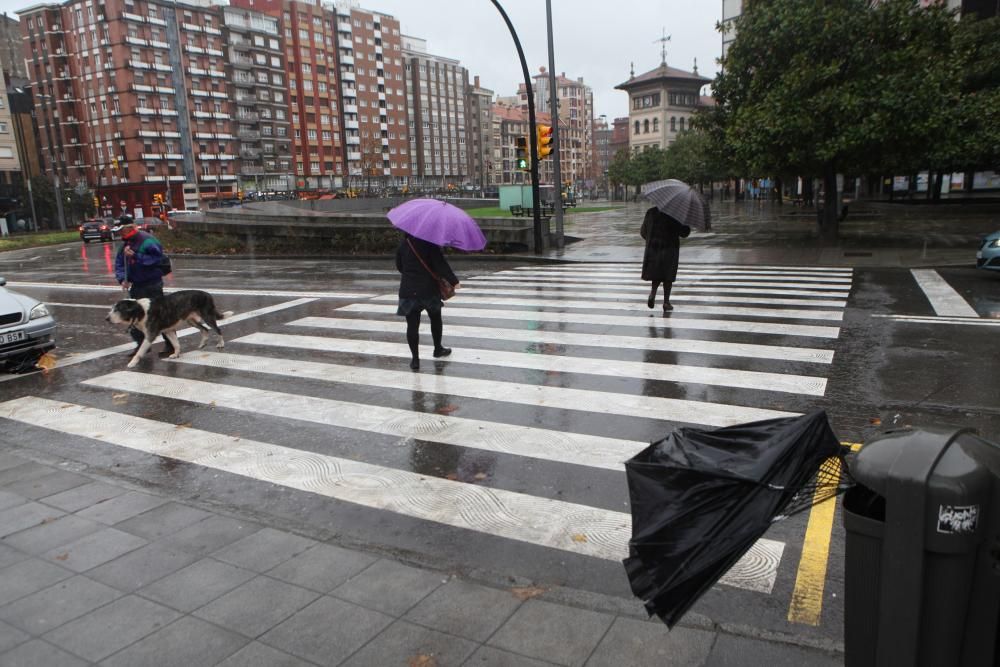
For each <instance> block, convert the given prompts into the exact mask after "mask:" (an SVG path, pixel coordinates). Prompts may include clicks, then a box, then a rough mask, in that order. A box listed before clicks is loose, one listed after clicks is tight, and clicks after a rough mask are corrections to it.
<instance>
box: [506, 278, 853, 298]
mask: <svg viewBox="0 0 1000 667" xmlns="http://www.w3.org/2000/svg"><path fill="white" fill-rule="evenodd" d="M494 275H497V276H500V277H502V278H504V279H506V280H510V279H511V278H512V276H511V274H509V273H503V272H501V273H497V274H494ZM569 275H570V274H566V277H567V278H568V277H569ZM585 277H587V276H581V278H585ZM545 278H546V277H545V276H531V278H530V279H531V280H544V279H545ZM607 280H609V281H610V280H614V279H613V278H608V279H607ZM602 282H603V280H602ZM627 284H630V285H641V284H642V282H641V281H640V280H638V279H636V280H632V281H629V282H628V283H627ZM706 286H709V287H715V288H718V287H743V288H747V287H773V288H786V287H787V288H793V289H810V290H823V291H824V292H830V291H835V292H843V291H845V290H849V289H850V282H845V283H844V284H839V283H820V282H813V283H811V282H802V281H796V282H787V283H786V282H780V281H778V282H775V281H771V280H767V281H765V280H759V281H758V280H728V279H724V280H689V279H684V278H678V279H677V280H676V281H675V282H674V287H706ZM718 291H722V290H718ZM834 296H838V295H834Z"/></svg>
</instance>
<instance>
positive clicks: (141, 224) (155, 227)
mask: <svg viewBox="0 0 1000 667" xmlns="http://www.w3.org/2000/svg"><path fill="white" fill-rule="evenodd" d="M133 224H135V226H136V228H138V229H139V230H140V231H143V232H151V233H153V234H156V232H157V231H159V230H162V229H166V228H167V227H168V225H167V223H166V222H164V221H163V220H160V219H159V218H137V219H136V221H135V222H134V223H133Z"/></svg>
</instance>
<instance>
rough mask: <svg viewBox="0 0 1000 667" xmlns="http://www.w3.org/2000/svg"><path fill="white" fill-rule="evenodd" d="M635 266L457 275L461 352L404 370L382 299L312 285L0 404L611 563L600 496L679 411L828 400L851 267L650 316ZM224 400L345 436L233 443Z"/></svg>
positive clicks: (718, 282) (32, 420) (688, 417)
mask: <svg viewBox="0 0 1000 667" xmlns="http://www.w3.org/2000/svg"><path fill="white" fill-rule="evenodd" d="M638 273H639V270H638V266H637V265H636V264H632V263H601V264H578V265H557V266H548V265H546V266H522V267H514V268H511V269H507V270H502V271H497V272H494V273H490V274H485V275H479V276H474V277H469V278H467V279H465V280H463V282H462V289H461V290H460V291H459V295H458V298H456V299H454V300H453V301H450V302H448V304H447V306H446V308H445V314H444V320H445V327H444V334H445V341H446V344H447V345H449V346H452V347H453V349H454V352H453V354H452V355H451V356H450V357H448V358H446V359H441V360H434V361H433V363H432V364H431V363H427V364H425V368H424V370H423V372H419V373H413V372H411V371H410V370H409V368H408V365H407V363H406V361H407V360H408V358H409V349H408V347H407V346H406V344H405V341H404V340H403V325H402V324H401V321H400V319H399V318H398V317H396V316H395V301H396V297H395V295H394V294H391V293H390V294H376V295H369V296H368V297H367V298H356V297H355V298H350V299H336V300H326V301H317V299H313V298H306V294H305V293H303V294H299V293H296V294H295V296H302V297H303V298H302V299H300V300H299V301H297V302H296V305H295V306H294V307H292V308H287V309H280V308H277V309H274V310H272V311H270V317H271V319H270V320H269V322H270V324H268V326H266V327H263V328H258V330H256V331H254V330H253V328H252V327H251V326H249V325H248V321H247V320H243V322H242V324H241V325H240V327H237V328H236V330H237V332H238V334H237V336H236V337H233V338H230V339H229V340H228V346H227V348H226V350H225V351H215V350H213V351H204V352H201V351H189V352H186V353H185V354H184V355H183V356H181V357H180V358H179V359H176V360H173V361H170V362H158V363H156V364H153V365H152V366H151V367H150V368H149V369H147V370H146V371H145V372H137V371H118V370H115V371H112V372H108V373H105V374H101V375H97V376H94V377H89V378H87V379H85V380H84V381H83V383H82V384H83V386H84V387H86V389H87V391H88V396H89V397H90V400H89V401H83V402H76V401H73V400H66V399H65V398H63V397H60V396H58V395H51V396H50V395H46V396H39V395H30V396H24V397H21V398H18V399H15V400H9V401H6V402H3V403H0V422H2V421H3V420H9V421H11V422H18V423H20V424H22V425H25V427H27V428H39V429H46V430H49V431H55V432H58V433H61V434H63V435H65V436H70V437H74V438H82V439H85V440H86V441H91V442H99V443H105V444H107V445H110V446H113V447H118V448H125V449H128V450H133V451H136V452H145V453H148V454H154V455H157V456H161V457H168V458H171V459H176V460H180V461H186V462H188V463H191V464H194V465H196V466H201V467H204V468H206V469H212V470H216V471H223V472H226V473H230V474H234V475H239V476H241V477H246V478H250V479H252V480H257V481H260V482H266V483H269V484H276V485H280V486H283V487H286V488H289V489H296V490H299V491H304V492H308V493H311V494H316V495H318V496H322V497H326V498H330V499H333V500H335V501H339V502H344V503H350V504H352V505H356V506H361V507H365V508H369V509H372V510H376V511H379V512H384V513H388V514H390V515H398V516H404V517H409V518H411V519H415V520H417V521H420V522H423V523H424V524H426V526H425V527H426V530H427V531H430V532H433V531H434V530H435V527H437V526H447V527H451V528H457V529H461V530H465V531H471V532H473V533H480V534H488V535H490V536H495V537H499V538H503V539H506V540H510V541H511V542H512V543H514V544H525V545H531V546H534V547H545V548H549V549H554V550H557V551H559V552H562V553H567V554H575V555H578V556H585V557H589V558H594V559H598V560H600V561H604V562H608V563H616V562H617V561H620V560H621V559H622V558H623V557H624V556H625V555H626V554H627V543H628V539H629V537H630V535H631V527H630V516H629V514H628V511H627V507H623V506H622V504H621V503H620V502H611V501H608V500H607V497H608V496H611V497H613V498H615V499H620V498H622V497H624V496H625V494H624V489H625V478H624V472H623V466H622V464H623V462H624V461H625V460H626V459H628V458H629V457H631V456H632V455H634V454H635V453H637V452H638V451H639V450H641V449H642V448H643V447H645V446H646V445H647V444H648V442H650V441H651V440H655V439H659V438H661V437H663V436H665V435H666V434H667V433H669V431H670V430H671V429H672V428H673V427H674V426H676V425H693V426H725V425H731V424H738V423H742V422H747V421H756V420H760V419H769V418H774V417H783V416H789V415H795V414H800V413H802V412H804V411H806V410H808V409H809V408H810V407H811V406H812V404H813V403H814V401H816V400H818V399H820V398H821V397H823V396H824V395H825V393H826V388H827V375H828V374H829V371H830V368H831V364H832V363H833V361H834V356H835V349H834V347H835V345H836V339H837V338H838V337H839V335H840V330H841V326H842V325H843V321H844V311H845V308H846V306H847V300H848V297H849V295H850V290H851V286H852V281H853V274H852V271H851V269H840V268H822V267H806V268H802V267H783V266H752V267H748V266H739V265H686V266H682V270H681V271H680V272H679V275H678V280H677V283H676V284H675V287H674V292H673V295H672V297H671V301H672V302H673V303H674V306H675V310H674V311H673V312H672V313H671V314H669V315H663V314H662V313H661V312H660V311H659V309H654V310H652V311H651V310H649V309H647V307H646V303H645V301H646V300H645V295H646V293H647V290H648V287H647V286H646V285H645V284H643V283H642V282H641V281H639V280H638V278H637V276H638ZM354 296H355V295H352V297H354ZM318 303H321V304H323V306H322V308H319V307H318V306H317V304H318ZM278 313H280V316H281V317H280V318H278V315H277V314H278ZM276 318H278V319H280V321H278V323H277V324H274V322H275V321H277V319H276ZM239 334H242V335H239ZM423 335H424V336H427V325H426V323H425V324H424V331H423ZM422 342H424V343H425V345H426V343H427V340H426V339H424V340H423V341H422ZM424 349H425V350H426V349H428V348H426V347H425V348H424ZM124 395H130V396H140V397H145V398H148V399H155V401H156V404H157V405H161V406H168V407H165V409H164V410H163V413H164V414H169V415H176V414H178V410H179V406H184V409H185V410H186V411H187V412H191V413H194V414H196V415H197V417H198V424H199V426H198V427H197V428H194V427H192V426H191V425H190V421H189V420H186V421H187V424H186V425H184V426H183V427H181V426H180V425H178V424H177V423H175V421H171V420H167V419H158V418H157V417H156V415H155V414H154V415H152V416H150V415H149V414H144V415H143V416H137V415H134V414H128V412H127V409H124V408H122V409H116V408H115V405H116V404H114V403H113V402H112V403H111V404H110V405H109V403H108V400H107V397H110V396H124ZM418 397H419V400H418ZM428 397H431V399H432V400H431V402H432V403H433V405H432V406H430V407H428V405H427V400H426V399H427V398H428ZM411 399H412V400H411ZM220 411H225V414H227V415H232V414H235V415H243V416H245V417H246V418H248V419H249V418H251V417H252V418H253V419H265V420H266V419H274V420H281V421H282V423H285V422H290V423H293V424H295V423H299V424H308V425H310V426H313V427H317V428H322V429H326V430H327V431H328V432H329V433H331V434H336V435H337V437H336V438H332V439H331V440H332V441H333V442H344V441H351V442H352V443H357V444H356V445H352V447H351V450H350V452H345V451H338V449H337V447H335V446H334V447H329V448H326V449H324V450H323V451H315V448H313V449H309V448H298V447H295V446H292V444H294V438H290V439H289V440H286V441H284V442H281V443H278V442H268V441H266V439H264V438H261V439H254V438H246V437H242V436H237V435H232V433H231V429H230V428H229V426H228V424H229V422H225V425H224V423H223V421H222V417H221V416H219V413H220ZM290 443H291V444H290ZM414 443H422V445H424V446H429V447H432V448H433V447H451V448H456V449H457V450H458V451H474V452H479V453H481V454H484V455H488V456H501V457H505V460H508V461H511V462H520V465H524V466H526V467H539V468H540V469H541V470H542V471H543V474H547V475H549V477H550V478H551V481H550V482H549V483H548V486H549V487H551V488H547V489H544V490H543V489H541V488H537V489H536V488H527V487H526V488H520V487H521V486H523V485H522V484H507V485H504V484H501V483H493V484H491V483H490V480H489V479H488V478H478V479H472V480H465V479H457V478H453V477H451V476H448V475H441V476H438V475H433V474H428V473H427V472H426V471H417V470H412V469H407V468H406V466H405V465H391V464H390V463H391V462H394V461H396V459H395V458H394V457H393V456H390V455H388V454H387V453H386V450H387V449H388V448H396V449H398V448H399V447H404V448H405V447H412V446H414ZM515 467H516V465H515ZM574 470H590V471H593V474H594V475H598V477H596V479H599V480H601V483H602V484H606V485H608V486H611V487H613V489H614V490H613V492H611V493H605V492H603V491H602V492H601V493H599V494H596V493H595V495H600V496H602V499H601V500H600V501H598V500H597V498H596V497H595V498H594V499H591V498H589V497H588V495H587V493H588V492H587V490H586V488H579V489H578V488H574V489H572V492H569V489H563V488H561V487H560V486H559V485H560V484H567V485H569V484H572V482H571V481H564V480H572V478H573V477H574V474H573V471H574ZM511 487H517V488H511ZM564 490H565V491H567V493H566V494H565V497H563V495H562V494H563V491H564ZM784 547H785V543H784V542H782V541H781V540H775V539H762V540H760V541H759V542H758V544H757V545H756V546H755V547H754V548H753V549H752V550H751V552H750V553H748V554H747V555H746V556H745V557H744V559H742V560H741V561H740V562H739V563H737V564H736V565H735V566H734V567H733V568H732V570H731V571H730V572H729V573H728V574H727V575H726V576H725V577H724V578H723V580H722V583H724V584H726V585H729V586H733V587H736V588H740V589H744V590H749V591H755V592H759V593H770V592H771V591H772V589H773V587H774V583H775V579H776V576H777V572H778V568H779V567H780V565H781V560H782V555H783V552H784Z"/></svg>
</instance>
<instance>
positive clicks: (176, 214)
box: [167, 209, 201, 218]
mask: <svg viewBox="0 0 1000 667" xmlns="http://www.w3.org/2000/svg"><path fill="white" fill-rule="evenodd" d="M187 215H201V211H199V210H198V209H188V210H186V211H170V212H169V213H167V217H168V218H183V217H184V216H187Z"/></svg>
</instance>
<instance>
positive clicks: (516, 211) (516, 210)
mask: <svg viewBox="0 0 1000 667" xmlns="http://www.w3.org/2000/svg"><path fill="white" fill-rule="evenodd" d="M510 214H511V215H512V216H514V217H515V218H520V217H521V216H523V215H524V207H522V206H518V205H517V204H514V205H513V206H511V207H510Z"/></svg>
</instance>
